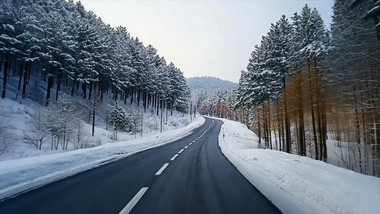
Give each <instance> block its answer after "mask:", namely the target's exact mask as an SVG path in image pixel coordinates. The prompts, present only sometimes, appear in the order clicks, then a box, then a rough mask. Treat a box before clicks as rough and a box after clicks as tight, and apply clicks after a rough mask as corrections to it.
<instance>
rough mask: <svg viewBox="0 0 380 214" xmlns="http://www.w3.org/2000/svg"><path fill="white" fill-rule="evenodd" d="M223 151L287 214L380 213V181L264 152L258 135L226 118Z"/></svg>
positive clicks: (270, 151)
mask: <svg viewBox="0 0 380 214" xmlns="http://www.w3.org/2000/svg"><path fill="white" fill-rule="evenodd" d="M223 121H224V124H223V126H222V129H221V132H220V134H219V145H220V147H221V149H222V152H223V153H224V154H225V155H226V156H227V158H228V159H229V160H230V161H231V162H232V163H233V164H234V165H235V166H236V167H237V169H238V170H239V171H240V172H241V173H242V174H243V175H244V176H245V177H246V178H247V179H248V180H249V181H250V182H251V183H252V184H253V185H254V186H256V187H257V188H258V189H259V190H260V191H261V192H262V193H263V194H264V195H265V196H267V197H268V198H269V199H270V200H271V201H272V202H273V203H274V204H275V205H276V206H277V207H278V208H279V209H280V210H281V211H282V212H284V213H323V214H325V213H360V214H370V213H379V212H380V178H376V177H372V176H367V175H363V174H359V173H356V172H353V171H350V170H346V169H343V168H339V167H336V166H333V165H331V164H327V163H324V162H322V161H316V160H313V159H310V158H307V157H301V156H298V155H292V154H287V153H285V152H279V151H274V150H268V149H259V148H260V145H259V144H258V137H257V136H256V135H255V134H254V133H253V132H251V131H250V130H248V129H247V128H246V127H245V126H244V125H242V124H240V123H237V122H232V121H229V120H223Z"/></svg>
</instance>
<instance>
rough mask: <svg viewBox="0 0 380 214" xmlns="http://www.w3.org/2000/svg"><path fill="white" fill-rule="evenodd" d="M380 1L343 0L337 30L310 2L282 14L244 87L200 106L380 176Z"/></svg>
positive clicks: (267, 137) (288, 146) (305, 152)
mask: <svg viewBox="0 0 380 214" xmlns="http://www.w3.org/2000/svg"><path fill="white" fill-rule="evenodd" d="M378 4H379V2H377V3H374V2H373V1H353V2H351V1H346V0H336V1H335V2H334V7H333V12H334V15H333V21H332V24H331V30H328V29H326V27H325V24H324V23H323V20H322V18H321V16H320V14H319V12H318V11H317V10H316V9H315V8H314V9H312V8H310V7H309V6H308V5H306V6H305V7H304V8H302V11H301V12H299V13H298V12H296V13H294V15H293V16H292V17H290V19H288V18H287V17H285V16H282V17H281V18H280V19H279V20H278V21H277V22H276V23H273V24H271V26H270V29H269V32H268V33H267V34H266V35H264V36H262V40H261V44H260V45H256V46H255V47H254V50H253V51H252V53H251V58H250V59H249V63H248V65H247V69H246V70H243V71H241V76H240V80H239V84H238V86H237V88H236V89H235V90H234V91H233V92H232V91H230V92H220V93H219V96H214V95H213V96H206V98H202V99H201V100H204V101H205V102H204V103H200V104H201V105H200V107H201V110H200V111H201V112H202V110H203V112H204V113H207V114H212V115H214V116H218V117H224V118H230V119H235V120H240V121H242V122H244V123H246V124H247V125H248V126H249V127H250V129H252V130H253V131H254V132H255V133H256V134H257V135H258V136H259V139H260V143H264V144H266V146H267V148H270V149H276V150H280V151H285V152H288V153H294V154H299V155H302V156H308V157H311V158H314V159H316V160H322V161H326V162H329V163H333V164H335V165H338V166H341V167H344V168H348V169H351V170H354V171H357V172H360V173H363V174H369V175H375V176H380V132H379V129H380V100H379V98H380V25H379V15H380V14H379V13H380V12H379V9H378V8H379V5H378ZM213 97H214V98H213ZM215 97H216V98H215Z"/></svg>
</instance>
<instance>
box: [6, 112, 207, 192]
mask: <svg viewBox="0 0 380 214" xmlns="http://www.w3.org/2000/svg"><path fill="white" fill-rule="evenodd" d="M204 121H205V120H204V118H203V117H199V116H198V117H196V118H195V119H194V120H193V122H192V123H190V124H189V125H188V126H186V127H183V128H180V129H176V130H171V131H167V132H164V133H157V134H154V135H150V136H145V137H144V138H138V139H134V140H128V141H121V142H116V143H107V144H104V145H100V146H97V147H93V148H88V149H79V150H74V151H69V152H64V153H59V154H51V155H43V156H36V157H28V158H22V159H16V160H8V161H0V199H3V198H6V197H9V196H12V195H14V194H16V193H19V192H23V191H27V190H30V189H33V188H36V187H39V186H42V185H45V184H47V183H50V182H52V181H56V180H59V179H62V178H65V177H68V176H70V175H73V174H76V173H79V172H82V171H85V170H88V169H92V168H95V167H98V166H101V165H104V164H106V163H109V162H112V161H116V160H119V159H121V158H125V157H127V156H129V155H132V154H135V153H137V152H140V151H143V150H146V149H149V148H153V147H157V146H160V145H163V144H166V143H169V142H172V141H174V140H176V139H180V138H182V137H184V136H186V135H188V134H190V133H191V132H192V131H193V130H194V129H195V128H197V127H199V126H201V125H202V124H203V123H204Z"/></svg>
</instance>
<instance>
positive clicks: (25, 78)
mask: <svg viewBox="0 0 380 214" xmlns="http://www.w3.org/2000/svg"><path fill="white" fill-rule="evenodd" d="M29 74H30V63H27V64H26V66H25V73H24V82H23V84H22V98H23V99H24V98H25V96H26V83H27V82H28V76H29Z"/></svg>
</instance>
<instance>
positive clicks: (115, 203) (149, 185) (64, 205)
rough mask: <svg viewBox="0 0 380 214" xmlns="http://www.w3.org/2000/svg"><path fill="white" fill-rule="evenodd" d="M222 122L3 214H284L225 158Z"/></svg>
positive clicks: (45, 191)
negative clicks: (220, 145) (219, 143)
mask: <svg viewBox="0 0 380 214" xmlns="http://www.w3.org/2000/svg"><path fill="white" fill-rule="evenodd" d="M221 124H222V122H221V121H219V120H212V119H206V122H205V124H204V125H203V126H201V127H200V128H198V129H197V130H196V131H195V132H194V133H193V134H191V135H189V136H187V137H185V138H183V139H181V140H178V141H176V142H173V143H170V144H167V145H164V146H161V147H158V148H154V149H150V150H147V151H144V152H141V153H138V154H135V155H133V156H129V157H127V158H125V159H123V160H120V161H117V162H114V163H110V164H107V165H104V166H102V167H98V168H95V169H92V170H89V171H86V172H83V173H80V174H77V175H74V176H71V177H69V178H66V179H63V180H60V181H57V182H54V183H51V184H48V185H46V186H44V187H41V188H38V189H35V190H32V191H30V192H27V193H24V194H21V195H19V196H17V197H14V198H10V199H7V200H5V201H2V202H0V213H2V214H7V213H9V214H17V213H36V214H44V213H54V214H59V213H62V214H67V213H70V214H75V213H81V214H82V213H91V214H96V213H102V214H103V213H105V214H112V213H116V214H117V213H129V212H130V213H146V214H153V213H168V214H170V213H176V214H177V213H181V214H182V213H196V214H202V213H216V214H222V213H280V211H279V210H278V209H277V208H276V207H275V206H274V205H273V204H272V203H271V202H270V201H269V200H268V199H267V198H265V197H264V196H263V195H262V194H261V193H260V192H259V191H258V190H257V189H256V188H255V187H254V186H252V185H251V184H250V183H249V181H247V180H246V179H245V178H244V177H243V176H242V175H241V174H240V173H239V171H238V170H237V169H236V168H235V167H234V166H233V165H232V164H231V163H230V162H229V161H228V160H227V158H225V157H224V155H223V154H222V152H221V151H220V148H219V146H218V143H217V139H218V133H219V130H220V127H221Z"/></svg>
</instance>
